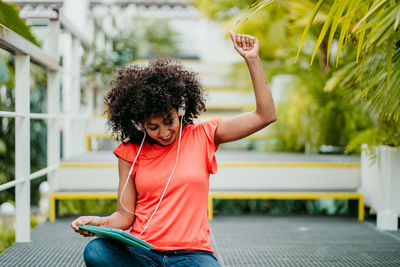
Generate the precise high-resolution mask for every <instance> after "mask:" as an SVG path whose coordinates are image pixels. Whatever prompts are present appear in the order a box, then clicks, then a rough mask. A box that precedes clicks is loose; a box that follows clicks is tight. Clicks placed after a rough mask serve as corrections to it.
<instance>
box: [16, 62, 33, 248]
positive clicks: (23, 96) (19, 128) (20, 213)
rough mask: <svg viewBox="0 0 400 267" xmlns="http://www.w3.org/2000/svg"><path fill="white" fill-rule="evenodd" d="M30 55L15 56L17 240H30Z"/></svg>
mask: <svg viewBox="0 0 400 267" xmlns="http://www.w3.org/2000/svg"><path fill="white" fill-rule="evenodd" d="M29 73H30V57H29V56H28V55H16V56H15V112H17V113H23V114H26V116H23V117H16V118H15V177H16V179H21V180H23V182H22V183H20V184H17V185H16V186H15V203H16V210H17V212H16V231H15V240H16V242H30V214H31V211H30V207H31V203H30V202H31V201H30V199H31V197H30V193H31V192H30V179H29V176H30V169H31V159H30V119H29V116H28V114H29V113H30V102H29V101H30V100H29V99H30V97H29V81H30V76H29Z"/></svg>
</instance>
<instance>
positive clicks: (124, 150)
mask: <svg viewBox="0 0 400 267" xmlns="http://www.w3.org/2000/svg"><path fill="white" fill-rule="evenodd" d="M137 150H138V148H137V145H135V144H132V143H121V144H119V145H118V146H117V147H116V148H115V149H114V151H113V153H114V155H115V156H116V157H117V158H122V159H124V160H126V161H128V162H129V163H131V165H132V163H133V161H134V160H135V157H136V153H137ZM138 160H139V159H138ZM137 166H138V162H136V164H135V167H134V168H133V171H132V176H134V174H135V173H136V169H137Z"/></svg>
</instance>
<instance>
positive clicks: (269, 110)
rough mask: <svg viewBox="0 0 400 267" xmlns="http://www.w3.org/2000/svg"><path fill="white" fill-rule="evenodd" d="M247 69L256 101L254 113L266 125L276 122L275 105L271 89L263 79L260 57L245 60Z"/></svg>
mask: <svg viewBox="0 0 400 267" xmlns="http://www.w3.org/2000/svg"><path fill="white" fill-rule="evenodd" d="M246 64H247V67H248V68H249V72H250V76H251V80H252V83H253V88H254V95H255V99H256V110H255V112H256V113H257V114H258V115H259V116H260V117H261V118H262V119H263V121H265V122H266V123H267V124H268V123H271V122H273V121H276V118H277V116H276V111H275V104H274V100H273V98H272V94H271V89H270V87H269V85H268V83H267V81H266V79H265V76H264V72H263V70H262V66H261V60H260V57H258V56H257V57H253V58H247V59H246Z"/></svg>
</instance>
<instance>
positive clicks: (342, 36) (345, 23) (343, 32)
mask: <svg viewBox="0 0 400 267" xmlns="http://www.w3.org/2000/svg"><path fill="white" fill-rule="evenodd" d="M359 2H360V0H357V1H352V2H351V3H350V5H349V7H348V10H347V13H346V16H345V17H344V21H343V27H342V30H341V31H340V36H339V41H338V48H337V50H338V52H337V55H336V67H338V65H339V58H340V51H341V50H342V45H343V42H344V40H345V39H346V38H347V33H348V30H349V27H350V23H351V21H352V18H353V16H354V13H355V11H356V9H357V5H358V3H359Z"/></svg>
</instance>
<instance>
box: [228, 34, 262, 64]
mask: <svg viewBox="0 0 400 267" xmlns="http://www.w3.org/2000/svg"><path fill="white" fill-rule="evenodd" d="M229 33H230V35H231V39H232V42H233V46H234V47H235V49H236V51H238V53H239V54H240V55H241V56H242V57H243V58H244V59H251V58H257V57H258V40H257V38H256V37H253V36H250V35H244V34H239V33H238V34H236V33H234V32H232V31H230V32H229Z"/></svg>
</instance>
